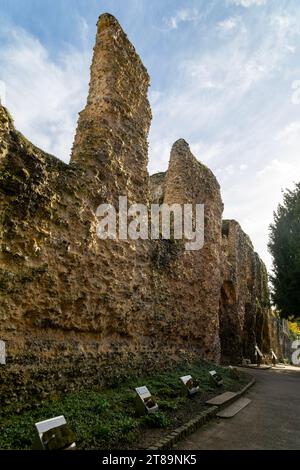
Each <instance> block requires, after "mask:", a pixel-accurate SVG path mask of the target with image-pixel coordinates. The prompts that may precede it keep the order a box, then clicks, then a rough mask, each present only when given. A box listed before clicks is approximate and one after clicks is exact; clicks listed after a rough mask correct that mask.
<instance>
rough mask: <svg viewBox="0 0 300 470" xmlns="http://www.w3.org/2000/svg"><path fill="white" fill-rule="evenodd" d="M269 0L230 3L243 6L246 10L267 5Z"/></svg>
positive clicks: (243, 0)
mask: <svg viewBox="0 0 300 470" xmlns="http://www.w3.org/2000/svg"><path fill="white" fill-rule="evenodd" d="M267 1H268V0H229V3H232V4H234V5H236V6H242V7H245V8H248V7H252V6H255V5H256V6H261V5H265V4H266V3H267Z"/></svg>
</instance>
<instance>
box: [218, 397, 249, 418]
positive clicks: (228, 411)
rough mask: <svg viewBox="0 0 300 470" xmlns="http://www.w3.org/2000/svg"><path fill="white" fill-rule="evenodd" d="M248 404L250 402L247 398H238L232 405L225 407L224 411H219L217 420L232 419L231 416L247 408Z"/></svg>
mask: <svg viewBox="0 0 300 470" xmlns="http://www.w3.org/2000/svg"><path fill="white" fill-rule="evenodd" d="M249 403H251V400H249V398H239V399H238V400H236V401H235V402H234V403H232V404H231V405H229V406H227V407H226V408H225V409H224V410H221V411H219V413H217V416H218V417H219V418H233V416H235V415H236V414H237V413H239V412H240V411H241V410H243V409H244V408H245V407H246V406H248V405H249Z"/></svg>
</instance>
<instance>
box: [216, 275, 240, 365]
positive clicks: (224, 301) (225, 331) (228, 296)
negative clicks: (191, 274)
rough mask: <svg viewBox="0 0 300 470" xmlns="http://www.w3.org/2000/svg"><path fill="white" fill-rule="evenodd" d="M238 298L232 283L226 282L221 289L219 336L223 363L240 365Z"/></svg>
mask: <svg viewBox="0 0 300 470" xmlns="http://www.w3.org/2000/svg"><path fill="white" fill-rule="evenodd" d="M236 316H237V298H236V289H235V286H234V284H233V282H232V281H224V282H223V285H222V287H221V294H220V303H219V336H220V343H221V362H222V363H223V364H226V363H238V362H239V360H240V357H239V356H240V354H239V352H238V351H237V349H238V347H237V341H236V340H237V338H238V331H237V318H236Z"/></svg>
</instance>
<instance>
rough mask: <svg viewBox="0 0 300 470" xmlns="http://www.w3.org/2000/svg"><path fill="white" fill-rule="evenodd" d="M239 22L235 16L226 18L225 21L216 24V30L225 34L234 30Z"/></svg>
mask: <svg viewBox="0 0 300 470" xmlns="http://www.w3.org/2000/svg"><path fill="white" fill-rule="evenodd" d="M239 22H240V18H238V17H236V16H231V17H230V18H226V20H223V21H220V22H219V23H218V24H217V29H218V30H219V31H220V32H221V33H224V32H225V33H227V32H229V31H232V30H235V29H236V28H237V26H238V24H239Z"/></svg>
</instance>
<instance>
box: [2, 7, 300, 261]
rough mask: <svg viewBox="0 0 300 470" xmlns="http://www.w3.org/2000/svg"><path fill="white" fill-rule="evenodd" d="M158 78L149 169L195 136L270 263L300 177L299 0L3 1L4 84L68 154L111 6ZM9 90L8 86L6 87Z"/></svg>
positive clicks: (162, 165)
mask: <svg viewBox="0 0 300 470" xmlns="http://www.w3.org/2000/svg"><path fill="white" fill-rule="evenodd" d="M106 11H107V12H110V13H112V14H114V15H115V16H116V17H117V18H118V20H119V21H120V23H121V25H122V26H123V28H124V30H125V31H126V33H127V34H128V36H129V39H130V40H131V41H132V42H133V44H134V45H135V47H136V49H137V51H138V53H139V54H140V56H141V58H142V60H143V62H144V64H145V65H146V67H147V69H148V71H149V74H150V76H151V88H150V95H149V96H150V101H151V104H152V110H153V122H152V127H151V132H150V153H149V171H150V172H151V173H153V172H155V171H162V170H165V169H166V168H167V164H168V159H169V153H170V148H171V145H172V143H173V142H174V141H175V140H177V139H178V138H180V137H182V138H185V139H186V140H187V141H188V142H189V143H190V145H191V148H192V151H193V152H194V154H195V155H196V156H197V158H198V159H199V160H201V161H203V162H204V163H205V164H206V165H208V166H209V167H210V168H211V169H212V170H213V171H214V173H215V174H216V176H217V178H218V180H219V182H220V184H221V188H222V197H223V201H224V204H225V211H224V216H225V217H226V218H235V219H237V220H238V221H239V222H240V223H241V225H242V227H243V229H244V230H245V231H246V232H247V233H248V234H249V235H250V236H251V238H252V241H253V243H254V246H255V248H256V250H257V251H258V252H259V254H260V255H261V257H262V258H263V259H264V261H265V262H266V263H267V265H268V267H269V268H270V267H271V260H270V256H269V254H268V252H267V247H266V245H267V239H268V225H269V223H270V222H271V221H272V213H273V210H274V209H275V208H276V206H277V204H278V202H279V201H280V200H281V189H282V188H285V187H292V186H293V182H294V181H299V175H300V158H299V148H300V145H299V144H300V2H299V0H186V1H183V0H151V1H150V0H112V1H109V0H106V1H101V0H55V1H53V0H52V1H50V0H26V1H24V0H0V64H1V65H0V81H1V82H0V94H1V95H2V100H3V99H4V98H5V102H6V105H7V107H8V108H9V110H10V111H11V113H12V114H13V117H14V119H15V123H16V126H17V127H18V128H19V130H21V131H22V132H23V133H24V134H25V135H26V136H27V137H28V138H29V139H30V140H32V141H33V142H34V143H35V144H37V145H39V146H40V147H41V148H43V149H45V150H47V151H48V152H50V153H53V154H55V155H56V156H58V157H59V158H61V159H63V160H64V161H68V159H69V154H70V149H71V145H72V141H73V137H74V132H75V128H76V121H77V113H78V112H79V111H80V110H81V109H82V108H83V107H84V105H85V101H86V96H87V89H88V80H89V66H90V62H91V54H92V48H93V45H94V39H95V31H96V26H95V25H96V22H97V18H98V16H99V15H100V14H101V13H104V12H106ZM4 93H5V96H4Z"/></svg>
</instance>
